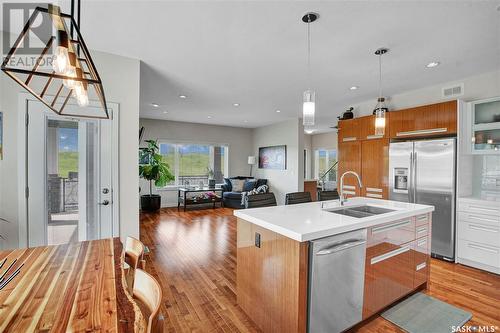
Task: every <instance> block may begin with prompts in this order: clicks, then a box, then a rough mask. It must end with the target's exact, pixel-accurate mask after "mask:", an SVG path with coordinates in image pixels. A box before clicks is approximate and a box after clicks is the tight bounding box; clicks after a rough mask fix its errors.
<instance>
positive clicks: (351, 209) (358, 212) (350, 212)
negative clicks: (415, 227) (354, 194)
mask: <svg viewBox="0 0 500 333" xmlns="http://www.w3.org/2000/svg"><path fill="white" fill-rule="evenodd" d="M325 211H327V212H330V213H335V214H340V215H346V216H350V217H355V218H363V217H370V216H373V215H380V214H385V213H390V212H393V211H394V209H388V208H382V207H377V206H370V205H361V206H347V207H338V208H331V209H326V210H325Z"/></svg>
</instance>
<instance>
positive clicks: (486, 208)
mask: <svg viewBox="0 0 500 333" xmlns="http://www.w3.org/2000/svg"><path fill="white" fill-rule="evenodd" d="M469 208H472V209H478V210H484V211H487V212H493V213H497V212H498V209H495V208H488V207H483V206H474V205H469Z"/></svg>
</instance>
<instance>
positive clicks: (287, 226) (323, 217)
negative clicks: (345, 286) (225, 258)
mask: <svg viewBox="0 0 500 333" xmlns="http://www.w3.org/2000/svg"><path fill="white" fill-rule="evenodd" d="M323 203H324V208H325V209H330V208H335V207H340V205H339V201H338V200H332V201H323ZM363 204H368V205H370V206H377V207H383V208H388V209H393V210H394V211H393V212H389V213H385V214H380V215H373V216H369V217H364V218H355V217H350V216H345V215H340V214H336V213H331V212H328V211H325V210H323V209H321V202H310V203H305V204H298V205H287V206H275V207H264V208H251V209H242V210H235V211H234V215H235V216H237V217H239V218H241V219H243V220H245V221H248V222H251V223H253V224H256V225H258V226H260V227H263V228H266V229H268V230H271V231H274V232H276V233H278V234H280V235H283V236H286V237H288V238H291V239H294V240H296V241H299V242H305V241H310V240H314V239H318V238H323V237H328V236H333V235H337V234H341V233H344V232H347V231H352V230H357V229H362V228H368V227H372V226H374V225H378V224H383V223H387V222H391V221H395V220H399V219H403V218H406V217H410V216H415V215H418V214H424V213H429V212H432V211H434V206H428V205H419V204H411V203H406V202H398V201H390V200H380V199H371V198H362V197H357V198H350V199H349V200H348V201H347V202H345V204H344V206H345V207H348V206H359V205H363Z"/></svg>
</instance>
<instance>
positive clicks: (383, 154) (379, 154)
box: [361, 139, 389, 199]
mask: <svg viewBox="0 0 500 333" xmlns="http://www.w3.org/2000/svg"><path fill="white" fill-rule="evenodd" d="M388 173H389V139H375V140H365V141H362V142H361V179H362V181H363V188H362V189H361V195H362V196H364V197H369V198H375V199H387V197H388V185H389V179H388Z"/></svg>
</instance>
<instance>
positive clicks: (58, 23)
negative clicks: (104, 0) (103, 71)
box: [1, 0, 109, 119]
mask: <svg viewBox="0 0 500 333" xmlns="http://www.w3.org/2000/svg"><path fill="white" fill-rule="evenodd" d="M78 9H80V3H78ZM79 12H80V11H79V10H78V24H77V22H75V19H74V0H72V2H71V15H69V14H64V13H61V9H60V8H59V7H58V6H55V5H50V4H49V5H48V8H42V7H36V9H35V10H34V11H33V13H32V14H31V16H30V18H29V20H28V22H27V23H26V24H25V25H24V28H23V30H22V31H21V34H20V35H19V37H18V38H17V39H16V41H15V42H14V44H13V46H12V48H11V49H10V51H9V53H8V54H7V56H6V57H5V59H4V61H3V63H2V66H1V69H2V71H3V72H4V73H5V74H7V75H8V76H9V77H11V78H12V79H13V80H14V81H16V82H17V83H18V84H20V85H21V86H22V87H23V88H24V89H26V90H27V91H28V92H30V93H31V94H32V95H33V96H35V97H36V98H37V99H38V100H39V101H41V102H42V103H43V104H45V105H46V106H47V107H48V108H50V109H51V110H52V111H54V112H55V113H57V114H59V115H68V116H77V117H86V118H98V119H109V113H108V108H107V105H106V97H105V95H104V88H103V86H102V81H101V78H100V77H99V73H98V72H97V68H96V67H95V64H94V62H93V60H92V57H91V56H90V52H89V50H88V49H87V46H86V45H85V42H84V40H83V37H82V35H81V34H80V30H79V23H80V22H79V21H80V19H79V16H80V13H79ZM35 21H36V22H37V24H39V22H40V21H41V22H42V24H44V25H45V26H46V27H49V28H48V29H46V33H43V34H40V33H39V34H37V36H36V37H37V38H38V40H40V41H41V44H42V45H44V47H43V48H40V49H41V52H40V53H39V54H36V56H35V57H32V58H33V59H34V61H33V62H30V63H28V62H27V61H20V60H21V59H26V58H23V57H22V54H23V52H18V51H19V50H20V49H22V48H23V45H25V42H26V40H28V39H30V38H33V36H30V33H31V32H32V28H33V25H34V23H35ZM40 35H42V36H40ZM28 45H29V42H28ZM24 51H25V50H24ZM18 53H19V55H18ZM25 53H26V52H24V54H25ZM70 100H71V101H72V103H68V102H69V101H70ZM89 100H98V101H99V103H98V104H97V105H94V104H93V105H92V106H91V107H87V106H89ZM70 104H71V106H70ZM75 104H76V105H78V107H75V106H74V105H75Z"/></svg>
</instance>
